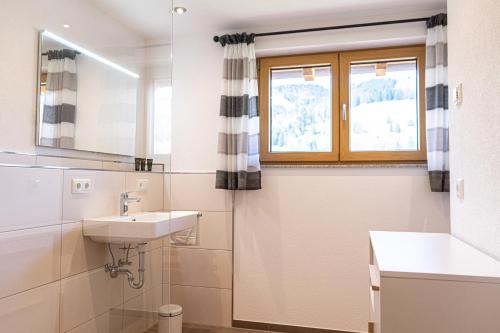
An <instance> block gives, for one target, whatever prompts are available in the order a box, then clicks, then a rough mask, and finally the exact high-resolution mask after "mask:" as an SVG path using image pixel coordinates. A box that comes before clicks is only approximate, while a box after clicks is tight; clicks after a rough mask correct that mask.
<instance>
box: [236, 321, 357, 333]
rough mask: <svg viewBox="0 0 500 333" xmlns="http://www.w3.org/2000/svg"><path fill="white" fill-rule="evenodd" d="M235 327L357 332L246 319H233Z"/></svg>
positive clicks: (295, 332) (286, 331) (312, 332)
mask: <svg viewBox="0 0 500 333" xmlns="http://www.w3.org/2000/svg"><path fill="white" fill-rule="evenodd" d="M233 327H235V328H245V329H250V330H258V331H268V332H280V333H357V332H349V331H337V330H329V329H323V328H313V327H303V326H290V325H281V324H270V323H261V322H255V321H246V320H233Z"/></svg>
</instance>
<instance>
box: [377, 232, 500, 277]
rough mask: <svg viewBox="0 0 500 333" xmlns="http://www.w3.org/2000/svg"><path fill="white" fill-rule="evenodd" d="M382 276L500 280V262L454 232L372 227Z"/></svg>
mask: <svg viewBox="0 0 500 333" xmlns="http://www.w3.org/2000/svg"><path fill="white" fill-rule="evenodd" d="M370 239H371V243H372V247H373V251H374V254H375V257H376V260H377V263H378V268H379V271H380V276H381V277H382V278H383V277H400V278H417V279H436V280H454V281H471V282H472V281H474V282H487V283H500V262H499V261H497V260H495V259H494V258H492V257H490V256H488V255H486V254H484V253H482V252H481V251H479V250H476V249H475V248H473V247H472V246H470V245H468V244H466V243H464V242H462V241H461V240H459V239H457V238H455V237H453V236H451V235H450V234H437V233H436V234H433V233H417V232H388V231H370Z"/></svg>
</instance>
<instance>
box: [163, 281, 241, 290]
mask: <svg viewBox="0 0 500 333" xmlns="http://www.w3.org/2000/svg"><path fill="white" fill-rule="evenodd" d="M163 284H167V283H163ZM170 285H171V286H177V287H188V288H203V289H217V290H230V291H232V290H233V289H231V288H219V287H206V286H193V285H189V284H178V283H170Z"/></svg>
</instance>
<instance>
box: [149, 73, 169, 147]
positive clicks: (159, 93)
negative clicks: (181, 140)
mask: <svg viewBox="0 0 500 333" xmlns="http://www.w3.org/2000/svg"><path fill="white" fill-rule="evenodd" d="M171 100H172V86H171V85H170V80H167V79H158V80H155V81H154V104H153V115H154V118H153V119H154V121H153V126H154V127H153V135H154V138H153V153H154V154H155V155H166V154H170V152H171V142H170V137H171V133H170V124H171V119H170V118H171V113H172V105H171V104H172V103H171Z"/></svg>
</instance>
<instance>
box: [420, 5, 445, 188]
mask: <svg viewBox="0 0 500 333" xmlns="http://www.w3.org/2000/svg"><path fill="white" fill-rule="evenodd" d="M425 88H426V89H425V90H426V123H427V124H426V125H427V163H428V169H429V180H430V185H431V190H432V191H433V192H449V191H450V172H449V170H450V166H449V160H448V152H449V139H448V40H447V17H446V14H439V15H436V16H433V17H431V18H430V19H429V20H428V21H427V40H426V69H425Z"/></svg>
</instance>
